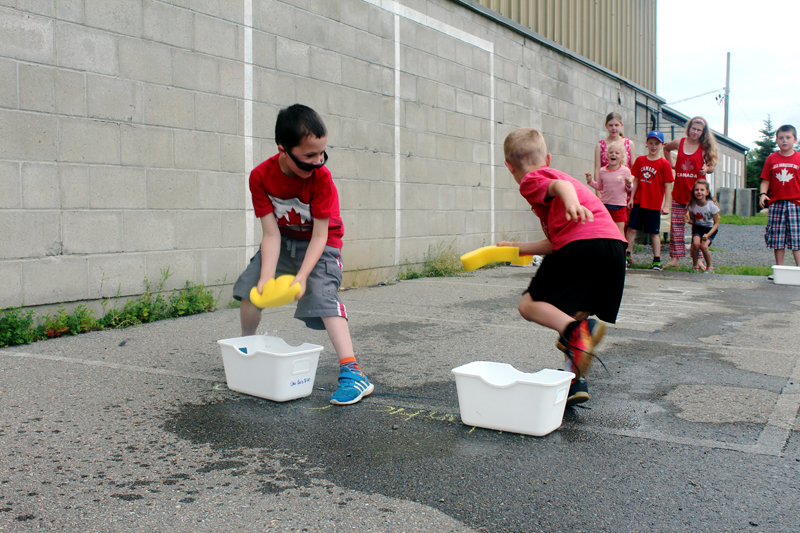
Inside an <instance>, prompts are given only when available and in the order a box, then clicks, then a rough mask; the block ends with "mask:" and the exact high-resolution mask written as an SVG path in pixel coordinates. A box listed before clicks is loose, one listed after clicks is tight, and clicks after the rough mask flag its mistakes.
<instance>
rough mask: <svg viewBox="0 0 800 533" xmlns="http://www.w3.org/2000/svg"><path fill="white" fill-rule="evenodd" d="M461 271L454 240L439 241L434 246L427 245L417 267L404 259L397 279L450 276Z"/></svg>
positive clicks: (459, 256)
mask: <svg viewBox="0 0 800 533" xmlns="http://www.w3.org/2000/svg"><path fill="white" fill-rule="evenodd" d="M462 272H464V267H463V266H462V265H461V254H460V253H459V252H458V251H457V250H456V248H455V242H451V243H450V244H445V243H444V242H440V243H439V244H437V245H436V246H433V245H431V246H429V247H428V252H427V253H426V254H425V258H424V259H423V262H422V264H421V265H420V266H419V267H415V266H414V265H412V264H411V263H410V262H409V261H406V264H405V270H403V271H401V272H400V274H399V275H398V276H397V279H399V280H409V279H417V278H440V277H452V276H457V275H459V274H460V273H462Z"/></svg>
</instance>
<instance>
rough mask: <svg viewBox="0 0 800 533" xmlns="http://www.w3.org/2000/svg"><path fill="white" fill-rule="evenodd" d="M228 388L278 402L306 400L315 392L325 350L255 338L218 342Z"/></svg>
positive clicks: (276, 338)
mask: <svg viewBox="0 0 800 533" xmlns="http://www.w3.org/2000/svg"><path fill="white" fill-rule="evenodd" d="M217 343H218V344H219V345H220V347H221V349H222V363H223V365H224V366H225V379H226V380H227V382H228V388H229V389H231V390H233V391H236V392H241V393H244V394H250V395H251V396H258V397H259V398H265V399H267V400H272V401H274V402H285V401H288V400H295V399H297V398H304V397H306V396H308V395H309V394H311V391H312V390H313V389H314V378H315V377H316V375H317V364H318V363H319V353H320V352H321V351H322V346H318V345H316V344H307V343H306V344H301V345H300V346H290V345H289V344H287V343H286V341H284V340H283V339H280V338H278V337H267V336H265V335H251V336H249V337H237V338H234V339H223V340H221V341H217Z"/></svg>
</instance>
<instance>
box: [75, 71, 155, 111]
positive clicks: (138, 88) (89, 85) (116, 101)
mask: <svg viewBox="0 0 800 533" xmlns="http://www.w3.org/2000/svg"><path fill="white" fill-rule="evenodd" d="M143 93H144V90H143V87H142V85H141V84H139V83H135V82H133V81H129V80H125V79H120V78H110V77H108V76H95V75H92V74H90V75H88V76H87V77H86V101H87V104H88V106H87V107H88V115H89V117H90V118H100V119H107V120H115V121H121V122H142V120H143V118H144V94H143Z"/></svg>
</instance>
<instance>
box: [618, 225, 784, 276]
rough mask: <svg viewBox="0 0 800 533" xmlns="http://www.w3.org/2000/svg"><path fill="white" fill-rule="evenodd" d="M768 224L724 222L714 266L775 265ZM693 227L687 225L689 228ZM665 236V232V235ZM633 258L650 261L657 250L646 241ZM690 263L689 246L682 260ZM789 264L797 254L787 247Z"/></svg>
mask: <svg viewBox="0 0 800 533" xmlns="http://www.w3.org/2000/svg"><path fill="white" fill-rule="evenodd" d="M765 227H766V226H737V225H734V224H720V229H719V236H718V237H717V238H716V239H714V244H712V245H711V247H712V248H714V249H715V250H719V251H712V252H711V257H712V259H713V261H714V266H722V265H727V266H739V265H753V266H758V265H767V266H770V265H773V264H775V255H774V253H773V251H772V250H771V249H769V248H767V246H766V245H765V244H764V228H765ZM688 230H689V228H688V226H687V231H688ZM662 237H663V236H662ZM633 260H634V261H635V262H637V263H646V262H649V261H652V260H653V250H652V248H651V246H650V245H649V244H645V245H644V250H642V251H640V252H634V253H633ZM668 261H669V248H668V245H667V244H666V243H662V246H661V262H662V263H664V264H667V262H668ZM682 264H684V265H686V266H691V265H692V259H691V257H689V250H688V249H687V250H686V258H684V259H683V260H682ZM785 264H786V265H787V266H795V264H794V258H793V257H792V253H791V251H790V250H787V251H786V259H785Z"/></svg>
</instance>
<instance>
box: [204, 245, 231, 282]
mask: <svg viewBox="0 0 800 533" xmlns="http://www.w3.org/2000/svg"><path fill="white" fill-rule="evenodd" d="M241 271H242V268H241V265H240V263H239V256H238V254H234V253H231V250H230V249H224V248H223V249H218V250H200V251H197V252H195V282H196V283H204V284H206V285H215V284H217V283H218V282H220V281H221V280H223V279H226V280H227V282H228V283H231V282H232V281H236V278H237V277H239V274H241Z"/></svg>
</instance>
